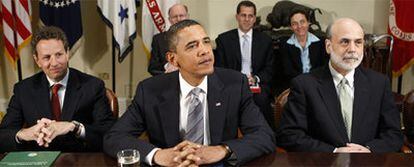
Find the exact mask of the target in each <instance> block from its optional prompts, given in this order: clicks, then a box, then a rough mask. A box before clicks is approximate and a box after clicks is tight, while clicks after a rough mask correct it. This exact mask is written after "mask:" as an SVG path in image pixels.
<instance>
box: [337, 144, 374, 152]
mask: <svg viewBox="0 0 414 167" xmlns="http://www.w3.org/2000/svg"><path fill="white" fill-rule="evenodd" d="M370 152H371V150H369V149H368V148H366V147H364V146H361V145H359V144H355V143H346V146H345V147H339V148H337V149H336V150H335V153H370Z"/></svg>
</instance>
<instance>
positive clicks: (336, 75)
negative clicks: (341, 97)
mask: <svg viewBox="0 0 414 167" xmlns="http://www.w3.org/2000/svg"><path fill="white" fill-rule="evenodd" d="M328 64H329V71H331V74H332V78H333V81H334V84H335V87H337V86H338V84H339V83H340V82H341V80H342V79H343V78H344V77H345V78H346V80H348V83H349V86H350V87H351V88H353V87H354V74H355V69H353V70H351V71H350V72H349V73H348V74H346V75H345V76H343V75H342V74H340V73H339V72H338V71H336V70H335V69H334V68H333V67H332V61H329V63H328Z"/></svg>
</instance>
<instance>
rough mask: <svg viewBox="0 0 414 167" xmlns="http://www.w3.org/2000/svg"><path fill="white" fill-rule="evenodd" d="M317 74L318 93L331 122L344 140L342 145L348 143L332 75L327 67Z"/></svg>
mask: <svg viewBox="0 0 414 167" xmlns="http://www.w3.org/2000/svg"><path fill="white" fill-rule="evenodd" d="M319 72H320V73H317V74H316V75H317V77H318V78H319V82H320V85H319V88H318V90H319V93H320V94H321V96H322V99H323V102H324V103H325V105H326V108H327V109H328V110H327V111H328V113H329V115H330V117H331V118H332V122H333V123H334V124H335V126H336V129H337V130H338V132H339V134H340V136H341V137H342V139H343V140H344V143H347V141H348V135H347V133H346V128H345V123H344V121H343V118H342V113H341V106H340V102H339V99H338V95H337V93H336V89H335V85H334V82H333V80H332V75H331V73H330V71H329V67H328V66H325V67H324V69H323V70H321V71H319Z"/></svg>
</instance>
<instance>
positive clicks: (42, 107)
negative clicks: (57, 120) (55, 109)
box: [33, 73, 53, 119]
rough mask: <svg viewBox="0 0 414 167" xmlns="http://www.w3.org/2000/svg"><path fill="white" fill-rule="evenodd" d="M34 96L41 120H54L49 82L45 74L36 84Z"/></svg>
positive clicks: (34, 85)
mask: <svg viewBox="0 0 414 167" xmlns="http://www.w3.org/2000/svg"><path fill="white" fill-rule="evenodd" d="M33 95H34V98H33V100H34V102H35V104H36V108H37V110H38V112H39V116H40V118H43V117H46V118H49V119H53V115H52V109H51V102H50V91H49V82H48V81H47V79H46V75H45V74H44V73H43V74H42V75H41V76H40V77H39V78H38V80H36V81H35V82H34V84H33ZM40 118H39V119H40Z"/></svg>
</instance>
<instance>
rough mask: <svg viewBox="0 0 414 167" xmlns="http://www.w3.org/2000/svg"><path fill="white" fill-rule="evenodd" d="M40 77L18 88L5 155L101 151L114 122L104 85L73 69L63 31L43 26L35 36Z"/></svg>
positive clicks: (0, 137) (0, 131) (6, 124)
mask: <svg viewBox="0 0 414 167" xmlns="http://www.w3.org/2000/svg"><path fill="white" fill-rule="evenodd" d="M32 47H33V51H34V54H33V58H34V60H35V62H36V64H37V65H38V66H39V68H41V69H42V72H39V73H37V74H35V75H33V76H31V77H29V78H27V79H25V80H23V81H20V82H19V83H17V84H16V85H15V86H14V95H13V96H12V98H11V99H10V103H9V106H8V108H7V113H6V115H5V117H4V118H3V121H2V123H1V125H0V141H1V142H0V152H8V151H16V150H59V151H68V152H74V151H100V150H102V136H103V134H104V133H105V131H106V130H108V129H109V128H110V127H111V126H112V124H113V122H114V120H115V119H114V117H113V116H112V113H111V111H110V109H109V104H108V100H107V98H106V96H105V86H104V83H103V82H102V81H101V80H99V79H97V78H95V77H92V76H90V75H87V74H84V73H81V72H80V71H78V70H75V69H72V68H68V60H69V45H68V41H67V38H66V36H65V34H64V32H63V31H62V30H61V29H59V28H56V27H43V28H41V29H40V30H39V31H38V32H37V33H35V34H34V35H33V39H32Z"/></svg>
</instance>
